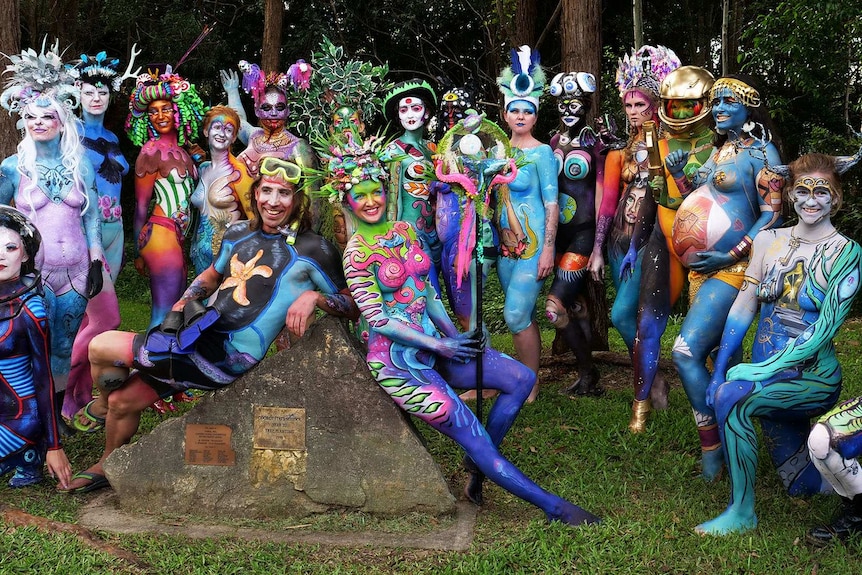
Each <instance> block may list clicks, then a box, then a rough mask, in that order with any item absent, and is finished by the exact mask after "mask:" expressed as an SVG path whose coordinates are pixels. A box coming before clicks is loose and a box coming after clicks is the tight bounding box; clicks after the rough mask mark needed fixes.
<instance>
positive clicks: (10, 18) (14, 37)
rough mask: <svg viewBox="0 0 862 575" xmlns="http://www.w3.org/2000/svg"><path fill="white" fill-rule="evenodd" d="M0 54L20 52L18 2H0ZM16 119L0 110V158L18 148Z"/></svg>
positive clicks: (15, 0) (2, 0)
mask: <svg viewBox="0 0 862 575" xmlns="http://www.w3.org/2000/svg"><path fill="white" fill-rule="evenodd" d="M0 14H3V16H4V17H3V19H2V23H0V52H2V53H3V54H10V55H11V54H17V53H18V52H20V51H21V48H20V44H21V23H20V19H19V15H18V0H0ZM17 120H18V118H16V117H13V116H10V115H9V114H8V113H7V112H6V111H5V110H0V158H6V157H8V156H11V155H12V154H14V153H15V151H16V148H17V147H18V130H17V129H16V128H15V123H16V121H17Z"/></svg>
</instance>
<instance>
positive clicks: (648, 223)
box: [620, 182, 658, 279]
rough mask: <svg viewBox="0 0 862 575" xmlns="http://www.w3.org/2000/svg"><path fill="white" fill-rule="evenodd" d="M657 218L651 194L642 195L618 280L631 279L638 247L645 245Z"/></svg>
mask: <svg viewBox="0 0 862 575" xmlns="http://www.w3.org/2000/svg"><path fill="white" fill-rule="evenodd" d="M650 186H652V182H650ZM657 217H658V203H657V202H656V200H655V197H653V194H651V193H649V192H648V193H646V194H644V199H643V201H642V202H641V207H640V208H639V209H638V218H637V221H636V222H635V229H634V232H633V233H632V239H631V240H630V241H629V249H628V251H626V255H625V256H624V257H623V261H622V264H621V265H620V279H625V278H628V277H631V275H632V273H633V272H634V267H635V263H636V262H637V259H638V247H639V246H642V245H644V244H646V242H647V239H648V238H649V236H650V234H652V232H653V228H654V227H655V226H656V225H658V221H657V220H656V218H657Z"/></svg>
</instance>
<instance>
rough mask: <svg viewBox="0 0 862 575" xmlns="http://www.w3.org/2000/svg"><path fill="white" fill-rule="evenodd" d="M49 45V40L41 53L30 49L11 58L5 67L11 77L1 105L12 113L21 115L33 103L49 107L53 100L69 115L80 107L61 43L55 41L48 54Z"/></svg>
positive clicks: (43, 44)
mask: <svg viewBox="0 0 862 575" xmlns="http://www.w3.org/2000/svg"><path fill="white" fill-rule="evenodd" d="M46 42H47V38H46V39H45V40H44V41H43V42H42V50H41V51H39V52H36V50H34V49H33V48H29V49H27V50H24V51H23V52H21V53H20V54H16V55H14V56H9V60H10V61H11V63H10V64H9V65H7V66H6V70H5V73H6V74H11V75H12V77H11V79H10V80H9V81H8V82H6V87H5V89H4V90H3V93H2V94H0V106H3V107H4V108H5V109H7V110H9V112H10V113H11V112H16V113H18V114H20V113H21V112H22V111H23V110H24V108H26V107H27V106H28V105H29V104H32V103H36V104H37V105H39V106H43V105H44V106H47V105H48V104H49V103H50V100H55V101H56V102H58V103H59V104H60V105H61V106H62V107H63V108H64V109H65V110H66V112H67V113H70V112H71V111H73V110H74V109H75V108H77V107H78V104H79V103H80V92H79V91H78V89H77V88H76V87H75V79H74V77H73V76H72V75H71V74H70V72H69V69H68V68H67V67H66V66H65V65H64V64H63V61H62V59H61V54H60V53H59V48H60V41H59V40H55V41H54V45H53V46H51V47H50V48H49V49H48V50H47V51H46V50H45V45H46Z"/></svg>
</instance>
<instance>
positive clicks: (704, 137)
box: [620, 66, 713, 433]
mask: <svg viewBox="0 0 862 575" xmlns="http://www.w3.org/2000/svg"><path fill="white" fill-rule="evenodd" d="M712 83H713V77H712V74H710V73H709V72H707V71H706V70H704V69H703V68H698V67H696V66H682V67H681V68H677V69H676V70H674V71H672V72H670V73H669V74H668V75H667V76H666V77H665V79H664V80H663V81H662V82H661V84H660V88H659V92H660V96H661V108H660V109H659V118H661V122H662V126H663V128H664V129H665V130H666V131H667V135H666V136H665V137H664V138H662V139H660V140H659V152H660V155H661V158H665V157H667V155H668V154H669V153H672V152H677V151H681V152H687V153H689V155H688V162H687V163H686V164H685V166H684V167H683V170H682V171H683V174H684V175H685V178H684V179H685V180H689V179H691V178H692V177H694V174H695V172H697V169H698V168H699V167H700V166H701V164H702V163H703V162H705V161H706V160H707V159H708V158H709V154H710V153H711V151H712V138H713V132H712V129H711V128H710V126H711V124H712V116H711V115H710V108H709V89H710V88H711V87H712ZM659 170H660V171H664V174H663V176H664V177H661V175H659V177H658V178H653V179H652V180H651V181H650V188H651V192H652V193H647V194H646V195H645V196H644V199H643V200H642V201H641V207H640V211H639V213H638V221H637V224H636V225H635V230H634V233H633V234H632V239H631V242H630V244H629V249H628V251H627V252H626V255H625V257H624V258H623V262H622V264H621V270H620V275H621V276H623V277H627V276H628V275H629V274H630V273H632V271H633V270H634V268H635V265H636V262H637V258H638V246H641V245H643V242H644V241H646V246H645V247H644V248H643V255H642V256H641V281H640V288H639V294H638V316H637V317H638V320H637V335H636V337H635V341H634V347H633V354H632V364H633V367H634V388H635V399H634V402H633V404H632V416H631V420H630V421H629V430H630V431H631V432H632V433H641V432H643V431H644V430H645V429H646V419H647V415H648V414H649V411H650V409H651V402H652V401H660V402H662V403H663V404H666V402H667V386H666V384H664V380H663V379H661V378H657V375H658V363H659V356H660V354H661V336H662V334H663V333H664V330H665V328H667V320H668V318H669V317H670V310H671V308H672V307H673V304H674V303H676V300H677V299H678V298H679V295H680V293H681V292H682V288H683V285H684V283H685V270H684V268H683V266H682V263H680V261H679V258H677V257H676V255H675V253H674V252H673V249H672V247H671V245H670V244H671V233H672V228H673V222H674V218H675V216H676V209H677V208H678V207H679V205H680V203H681V202H682V196H681V193H680V190H679V188H678V185H677V182H676V181H675V180H674V176H673V175H672V174H671V173H670V172H667V171H666V170H664V167H660V168H659ZM680 182H682V180H680ZM644 238H646V240H644ZM654 381H657V382H659V383H660V384H661V387H660V388H658V387H657V389H656V392H657V393H651V392H652V391H653V382H654Z"/></svg>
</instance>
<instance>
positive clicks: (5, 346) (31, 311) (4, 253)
mask: <svg viewBox="0 0 862 575" xmlns="http://www.w3.org/2000/svg"><path fill="white" fill-rule="evenodd" d="M40 243H41V238H40V236H39V232H38V231H37V230H36V228H35V227H34V226H33V224H32V223H30V222H29V221H28V220H27V218H25V217H24V216H23V215H22V214H21V213H20V212H18V211H16V210H15V209H14V208H10V207H6V206H3V207H0V246H2V247H0V304H2V305H0V310H2V311H0V328H1V329H0V332H2V335H0V378H2V381H3V385H0V476H2V475H6V474H7V473H10V472H14V474H13V475H12V478H11V479H10V480H9V485H10V486H12V487H24V486H27V485H32V484H34V483H38V482H39V481H41V480H42V467H43V466H44V465H45V464H46V463H47V465H48V471H49V473H50V474H51V475H52V476H56V477H57V478H58V479H59V482H60V487H66V485H67V484H68V482H69V479H70V476H71V467H70V466H69V460H68V459H67V457H66V454H65V452H64V451H63V447H62V445H61V444H60V431H59V428H58V425H57V411H56V409H55V407H54V397H55V396H54V384H53V381H52V379H51V366H50V358H49V349H48V347H49V336H48V317H47V315H48V314H47V312H46V310H45V301H44V299H43V298H42V296H41V295H40V291H41V290H40V283H39V279H38V277H34V275H33V273H34V272H35V271H36V270H35V261H36V253H37V252H38V251H39V244H40Z"/></svg>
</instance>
